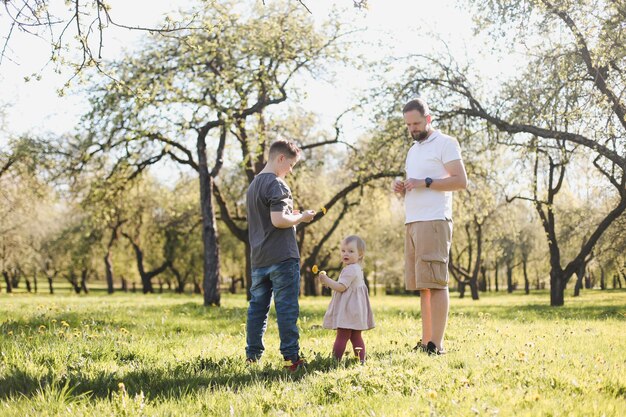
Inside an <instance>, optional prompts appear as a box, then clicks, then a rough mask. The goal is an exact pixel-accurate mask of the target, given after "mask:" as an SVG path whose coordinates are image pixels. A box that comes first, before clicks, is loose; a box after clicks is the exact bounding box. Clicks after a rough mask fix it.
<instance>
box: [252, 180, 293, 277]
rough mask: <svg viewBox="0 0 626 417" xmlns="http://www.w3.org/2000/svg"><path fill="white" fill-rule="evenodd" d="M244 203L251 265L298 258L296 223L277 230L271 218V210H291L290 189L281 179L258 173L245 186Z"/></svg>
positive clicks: (255, 265)
mask: <svg viewBox="0 0 626 417" xmlns="http://www.w3.org/2000/svg"><path fill="white" fill-rule="evenodd" d="M246 206H247V210H248V236H249V238H250V248H251V255H250V257H251V261H252V268H254V269H255V268H262V267H265V266H270V265H274V264H277V263H280V262H282V261H285V260H287V259H290V258H296V259H299V258H300V252H299V251H298V244H297V241H296V228H295V226H294V227H289V228H286V229H279V228H277V227H275V226H274V225H273V224H272V220H271V217H270V212H272V211H279V212H280V211H284V212H285V213H288V214H291V213H292V212H293V198H292V196H291V190H290V189H289V186H288V185H287V183H286V182H285V181H284V180H282V179H281V178H279V177H278V176H276V175H275V174H273V173H262V174H259V175H257V176H256V177H255V178H254V180H252V183H251V184H250V187H248V193H247V195H246Z"/></svg>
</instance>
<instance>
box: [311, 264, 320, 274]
mask: <svg viewBox="0 0 626 417" xmlns="http://www.w3.org/2000/svg"><path fill="white" fill-rule="evenodd" d="M311 272H313V273H314V274H317V273H318V272H319V268H318V267H317V265H313V268H311Z"/></svg>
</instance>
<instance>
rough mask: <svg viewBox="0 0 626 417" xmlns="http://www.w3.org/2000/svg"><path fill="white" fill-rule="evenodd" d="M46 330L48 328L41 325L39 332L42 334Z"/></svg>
mask: <svg viewBox="0 0 626 417" xmlns="http://www.w3.org/2000/svg"><path fill="white" fill-rule="evenodd" d="M45 330H46V326H45V325H43V324H41V325H39V331H40V332H43V331H45Z"/></svg>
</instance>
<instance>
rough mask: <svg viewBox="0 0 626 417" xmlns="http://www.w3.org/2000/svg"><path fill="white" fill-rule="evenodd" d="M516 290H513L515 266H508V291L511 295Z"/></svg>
mask: <svg viewBox="0 0 626 417" xmlns="http://www.w3.org/2000/svg"><path fill="white" fill-rule="evenodd" d="M513 290H514V288H513V266H512V265H510V264H507V265H506V291H507V292H508V293H509V294H510V293H512V292H513Z"/></svg>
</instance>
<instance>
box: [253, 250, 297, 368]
mask: <svg viewBox="0 0 626 417" xmlns="http://www.w3.org/2000/svg"><path fill="white" fill-rule="evenodd" d="M299 293H300V260H299V259H295V258H291V259H287V260H286V261H283V262H280V263H277V264H274V265H270V266H266V267H263V268H256V269H252V287H251V288H250V295H251V298H250V305H249V306H248V322H247V323H246V343H247V346H246V357H247V358H248V359H253V360H258V359H260V358H261V355H263V351H264V350H265V346H264V345H263V335H264V334H265V330H266V329H267V316H268V314H269V311H270V303H271V301H272V294H273V295H274V306H275V307H276V321H277V322H278V334H279V336H280V353H282V355H283V357H284V358H285V360H291V361H296V360H298V358H299V357H300V356H299V353H300V345H299V344H298V339H299V338H300V334H299V332H298V326H297V325H296V323H297V321H298V315H299V314H300V305H299V304H298V294H299Z"/></svg>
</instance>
